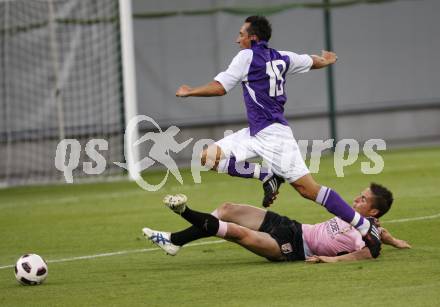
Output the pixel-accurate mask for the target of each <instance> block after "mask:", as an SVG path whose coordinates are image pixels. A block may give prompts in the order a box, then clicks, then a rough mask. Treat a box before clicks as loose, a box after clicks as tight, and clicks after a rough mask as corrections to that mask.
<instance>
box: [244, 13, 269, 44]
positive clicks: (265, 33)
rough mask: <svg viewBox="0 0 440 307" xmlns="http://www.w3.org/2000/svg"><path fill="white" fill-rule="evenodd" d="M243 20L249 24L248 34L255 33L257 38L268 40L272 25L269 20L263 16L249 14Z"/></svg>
mask: <svg viewBox="0 0 440 307" xmlns="http://www.w3.org/2000/svg"><path fill="white" fill-rule="evenodd" d="M245 22H249V23H250V25H249V27H248V28H247V32H248V34H249V35H256V36H257V37H258V39H260V40H264V41H267V42H268V41H269V40H270V37H271V36H272V25H271V24H270V22H269V20H267V18H266V17H264V16H249V17H248V18H246V20H245Z"/></svg>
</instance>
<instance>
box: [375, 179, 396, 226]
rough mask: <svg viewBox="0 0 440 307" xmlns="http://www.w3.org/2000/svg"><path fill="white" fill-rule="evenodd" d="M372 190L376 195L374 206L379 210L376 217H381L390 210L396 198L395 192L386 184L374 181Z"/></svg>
mask: <svg viewBox="0 0 440 307" xmlns="http://www.w3.org/2000/svg"><path fill="white" fill-rule="evenodd" d="M370 190H371V192H372V193H373V195H374V197H373V208H374V209H377V210H379V213H378V214H376V216H375V217H376V218H380V217H381V216H382V215H384V214H385V213H387V212H388V210H390V208H391V205H392V204H393V200H394V199H393V193H391V191H390V190H388V189H387V188H385V187H384V186H382V185H380V184H377V183H374V182H372V183H371V184H370Z"/></svg>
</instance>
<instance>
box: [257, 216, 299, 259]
mask: <svg viewBox="0 0 440 307" xmlns="http://www.w3.org/2000/svg"><path fill="white" fill-rule="evenodd" d="M258 231H261V232H266V233H268V234H270V236H271V237H272V238H274V239H275V241H277V243H278V245H279V246H280V251H281V254H283V256H284V260H285V261H296V260H305V256H304V243H303V239H302V226H301V224H300V223H298V222H297V221H295V220H291V219H289V218H288V217H286V216H281V215H279V214H277V213H275V212H271V211H267V213H266V215H265V217H264V220H263V223H262V224H261V227H260V229H258ZM269 260H273V259H269Z"/></svg>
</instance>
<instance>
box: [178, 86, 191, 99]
mask: <svg viewBox="0 0 440 307" xmlns="http://www.w3.org/2000/svg"><path fill="white" fill-rule="evenodd" d="M191 90H192V88H191V87H189V86H188V85H185V84H184V85H181V86H180V87H179V88H178V89H177V92H176V96H177V97H188V96H189V93H190V91H191Z"/></svg>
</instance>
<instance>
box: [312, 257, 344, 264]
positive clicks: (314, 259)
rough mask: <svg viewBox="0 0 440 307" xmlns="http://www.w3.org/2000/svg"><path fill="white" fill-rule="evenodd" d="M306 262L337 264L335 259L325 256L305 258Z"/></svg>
mask: <svg viewBox="0 0 440 307" xmlns="http://www.w3.org/2000/svg"><path fill="white" fill-rule="evenodd" d="M306 262H307V263H333V262H337V259H336V258H335V257H327V256H312V257H307V259H306Z"/></svg>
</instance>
